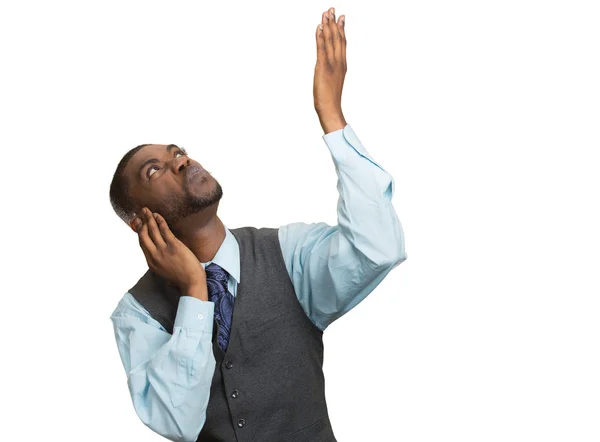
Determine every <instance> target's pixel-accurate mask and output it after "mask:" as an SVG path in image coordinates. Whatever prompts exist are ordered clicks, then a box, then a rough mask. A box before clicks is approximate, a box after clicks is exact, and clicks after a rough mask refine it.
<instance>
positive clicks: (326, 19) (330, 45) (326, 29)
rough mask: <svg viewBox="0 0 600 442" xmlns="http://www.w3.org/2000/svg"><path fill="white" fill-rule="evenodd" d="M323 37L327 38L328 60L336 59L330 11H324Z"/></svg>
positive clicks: (326, 52) (326, 51)
mask: <svg viewBox="0 0 600 442" xmlns="http://www.w3.org/2000/svg"><path fill="white" fill-rule="evenodd" d="M321 19H322V20H323V38H324V40H325V54H326V55H327V59H328V60H333V59H334V53H333V50H334V46H333V33H332V32H331V26H330V25H329V22H330V19H329V11H325V12H323V17H321Z"/></svg>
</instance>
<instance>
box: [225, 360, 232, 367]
mask: <svg viewBox="0 0 600 442" xmlns="http://www.w3.org/2000/svg"><path fill="white" fill-rule="evenodd" d="M225 367H227V368H231V367H233V362H231V361H227V362H225Z"/></svg>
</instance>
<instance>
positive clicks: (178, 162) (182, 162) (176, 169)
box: [171, 155, 190, 174]
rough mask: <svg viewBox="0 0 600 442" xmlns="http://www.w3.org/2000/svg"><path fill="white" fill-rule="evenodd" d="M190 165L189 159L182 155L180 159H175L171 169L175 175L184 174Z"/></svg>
mask: <svg viewBox="0 0 600 442" xmlns="http://www.w3.org/2000/svg"><path fill="white" fill-rule="evenodd" d="M189 164H190V159H189V157H187V156H185V155H182V156H180V157H179V158H175V159H174V160H173V162H172V163H171V169H172V171H173V173H174V174H178V173H180V172H183V170H184V169H185V168H186V167H187V166H188V165H189Z"/></svg>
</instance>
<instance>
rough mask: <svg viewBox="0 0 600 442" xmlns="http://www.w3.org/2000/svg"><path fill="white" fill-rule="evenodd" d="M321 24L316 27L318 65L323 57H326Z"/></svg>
mask: <svg viewBox="0 0 600 442" xmlns="http://www.w3.org/2000/svg"><path fill="white" fill-rule="evenodd" d="M323 28H324V26H323V23H320V24H319V26H317V35H316V38H317V63H319V62H320V61H321V60H322V59H323V58H324V57H327V52H325V37H324V36H323Z"/></svg>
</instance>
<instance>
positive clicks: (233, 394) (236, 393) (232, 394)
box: [231, 390, 240, 398]
mask: <svg viewBox="0 0 600 442" xmlns="http://www.w3.org/2000/svg"><path fill="white" fill-rule="evenodd" d="M238 394H240V392H239V391H237V390H233V391H232V392H231V397H233V398H236V397H238Z"/></svg>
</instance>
